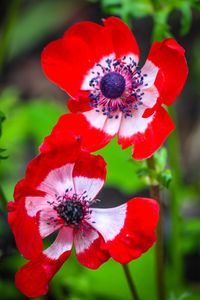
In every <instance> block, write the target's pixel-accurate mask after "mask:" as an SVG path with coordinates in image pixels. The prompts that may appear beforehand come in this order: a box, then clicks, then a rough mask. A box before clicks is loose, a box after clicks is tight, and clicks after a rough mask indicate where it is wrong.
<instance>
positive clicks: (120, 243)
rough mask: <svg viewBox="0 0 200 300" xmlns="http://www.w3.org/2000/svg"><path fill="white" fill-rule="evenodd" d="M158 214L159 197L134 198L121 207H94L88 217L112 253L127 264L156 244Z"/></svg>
mask: <svg viewBox="0 0 200 300" xmlns="http://www.w3.org/2000/svg"><path fill="white" fill-rule="evenodd" d="M158 216H159V206H158V204H157V202H156V201H154V200H151V199H146V198H134V199H131V200H129V201H128V202H127V203H126V204H123V205H121V206H119V207H114V208H110V209H93V210H92V214H91V220H89V221H90V224H91V222H93V225H92V226H93V227H94V228H95V229H96V230H98V231H99V232H100V233H101V234H102V236H103V238H104V240H105V242H106V247H107V249H108V250H109V253H110V255H111V257H112V258H113V259H115V260H116V261H118V262H120V263H123V264H125V263H129V262H130V261H131V260H133V259H136V258H138V257H139V256H140V255H141V254H143V253H144V252H146V251H147V250H148V249H149V248H150V247H151V246H152V245H153V243H154V242H155V240H156V235H155V230H156V225H157V222H158ZM94 222H95V223H94Z"/></svg>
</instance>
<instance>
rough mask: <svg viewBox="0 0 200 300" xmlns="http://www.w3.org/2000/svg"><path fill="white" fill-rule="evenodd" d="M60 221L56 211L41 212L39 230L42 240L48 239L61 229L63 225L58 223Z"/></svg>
mask: <svg viewBox="0 0 200 300" xmlns="http://www.w3.org/2000/svg"><path fill="white" fill-rule="evenodd" d="M57 220H58V214H57V212H56V211H55V210H53V209H51V210H50V209H49V210H45V211H41V212H40V214H39V230H40V235H41V237H42V238H45V237H47V236H48V235H50V234H51V233H53V232H54V231H56V230H57V229H59V228H60V227H61V226H62V224H61V223H60V224H58V222H56V221H57Z"/></svg>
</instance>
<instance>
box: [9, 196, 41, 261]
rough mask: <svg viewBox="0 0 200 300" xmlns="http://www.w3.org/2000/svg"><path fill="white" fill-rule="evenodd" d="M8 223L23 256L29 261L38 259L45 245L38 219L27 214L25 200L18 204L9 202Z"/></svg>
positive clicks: (22, 199)
mask: <svg viewBox="0 0 200 300" xmlns="http://www.w3.org/2000/svg"><path fill="white" fill-rule="evenodd" d="M8 223H9V225H10V227H11V229H12V232H13V234H14V236H15V241H16V244H17V248H18V249H19V251H20V252H21V254H22V255H23V256H24V257H25V258H27V259H33V258H35V257H37V256H38V255H39V254H40V253H41V251H42V249H43V243H42V239H41V236H40V233H39V228H38V226H37V223H36V219H35V218H34V217H30V216H29V215H28V214H27V211H26V209H25V198H21V200H20V202H18V203H15V202H9V204H8Z"/></svg>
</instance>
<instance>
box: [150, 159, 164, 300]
mask: <svg viewBox="0 0 200 300" xmlns="http://www.w3.org/2000/svg"><path fill="white" fill-rule="evenodd" d="M147 165H148V167H149V169H150V170H152V171H154V170H155V168H156V166H155V160H154V157H153V156H152V157H150V158H149V159H147ZM150 194H151V197H152V198H153V199H155V200H157V202H158V203H159V204H160V219H159V223H158V226H157V242H156V279H157V294H158V299H159V300H165V299H166V293H165V266H164V230H163V205H162V202H161V199H160V185H159V184H154V183H152V185H151V187H150Z"/></svg>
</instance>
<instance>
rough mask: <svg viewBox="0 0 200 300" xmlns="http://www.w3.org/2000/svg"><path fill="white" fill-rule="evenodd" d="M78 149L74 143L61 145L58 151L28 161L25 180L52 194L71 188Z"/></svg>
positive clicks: (78, 146)
mask: <svg viewBox="0 0 200 300" xmlns="http://www.w3.org/2000/svg"><path fill="white" fill-rule="evenodd" d="M59 146H60V144H59ZM53 150H54V149H53ZM79 151H80V145H79V144H77V145H75V144H74V145H68V147H63V148H62V149H60V151H50V152H47V153H42V154H40V155H39V156H37V157H36V158H35V159H33V160H32V161H31V162H30V163H29V165H28V168H27V172H26V180H27V181H28V182H29V184H30V185H31V186H32V187H34V188H37V189H40V190H42V191H44V192H45V193H49V194H52V195H53V196H55V193H56V191H58V190H61V191H64V188H65V189H66V188H68V187H72V188H73V185H72V178H71V174H72V169H73V165H74V162H75V161H76V159H77V156H78V155H79Z"/></svg>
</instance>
